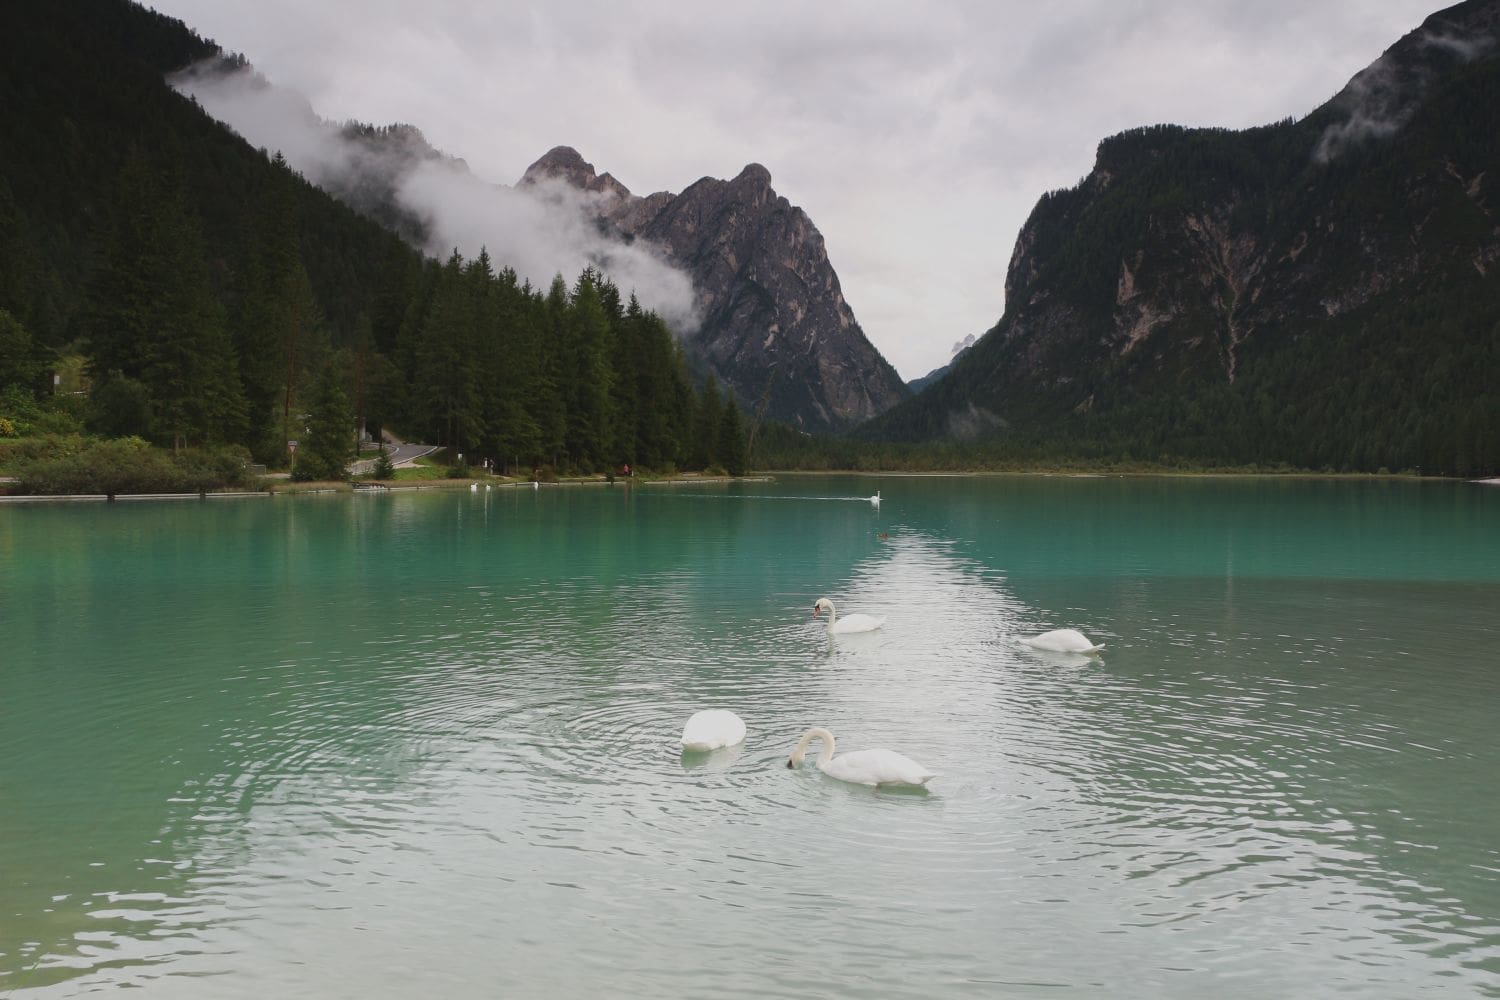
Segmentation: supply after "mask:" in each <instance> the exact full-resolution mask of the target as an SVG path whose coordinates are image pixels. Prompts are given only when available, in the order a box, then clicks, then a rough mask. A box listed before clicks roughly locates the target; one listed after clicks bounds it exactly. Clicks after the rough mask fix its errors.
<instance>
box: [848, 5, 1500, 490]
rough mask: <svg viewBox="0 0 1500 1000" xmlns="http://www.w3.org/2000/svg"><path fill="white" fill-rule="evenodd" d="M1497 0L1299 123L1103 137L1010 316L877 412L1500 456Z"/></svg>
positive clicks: (1174, 441) (1043, 215)
mask: <svg viewBox="0 0 1500 1000" xmlns="http://www.w3.org/2000/svg"><path fill="white" fill-rule="evenodd" d="M1497 42H1500V2H1497V0H1471V2H1469V3H1464V4H1460V5H1458V6H1456V7H1452V8H1449V9H1448V10H1445V11H1442V12H1439V13H1437V14H1434V15H1433V16H1432V17H1430V18H1428V19H1427V21H1426V22H1424V23H1423V25H1422V26H1421V27H1420V28H1418V29H1417V30H1415V31H1413V32H1412V33H1410V34H1408V35H1407V36H1406V37H1404V38H1402V39H1401V40H1400V41H1399V42H1398V43H1397V44H1395V45H1394V46H1392V47H1391V48H1390V49H1389V50H1388V51H1387V52H1386V53H1385V54H1384V55H1382V56H1381V57H1380V59H1379V60H1377V61H1376V62H1375V63H1373V64H1372V65H1371V66H1370V67H1368V68H1367V69H1365V70H1364V71H1362V72H1361V73H1360V74H1359V75H1357V76H1356V77H1355V78H1354V79H1353V80H1352V81H1351V82H1350V83H1349V85H1348V86H1347V87H1346V88H1345V89H1344V90H1343V91H1341V92H1340V93H1339V94H1338V95H1337V96H1335V97H1334V98H1333V99H1332V100H1330V101H1329V102H1328V103H1327V104H1325V105H1323V106H1322V107H1320V108H1318V109H1317V110H1316V111H1314V112H1313V113H1312V114H1310V115H1308V116H1307V117H1306V118H1304V119H1302V120H1300V121H1290V120H1289V121H1284V122H1280V123H1276V124H1273V125H1268V126H1265V127H1262V128H1255V129H1249V130H1245V131H1229V130H1223V129H1185V128H1179V127H1175V126H1167V125H1164V126H1155V127H1150V128H1142V129H1136V130H1133V131H1130V132H1126V133H1123V134H1121V135H1117V136H1114V137H1111V138H1109V139H1106V140H1104V141H1103V142H1101V143H1100V145H1099V149H1098V155H1097V158H1096V161H1095V164H1094V168H1093V170H1092V171H1091V172H1090V173H1089V174H1088V176H1087V177H1085V178H1084V179H1083V180H1082V181H1081V182H1080V183H1079V185H1078V186H1077V187H1075V188H1072V189H1069V190H1062V191H1054V192H1051V193H1049V194H1047V195H1045V196H1044V197H1043V198H1042V199H1041V200H1040V202H1038V204H1037V206H1036V208H1035V209H1034V210H1033V212H1032V214H1031V217H1030V218H1029V219H1028V220H1027V222H1026V224H1025V226H1024V227H1023V228H1022V230H1021V233H1020V235H1019V237H1018V239H1017V240H1016V244H1015V250H1014V253H1013V255H1012V258H1011V262H1010V267H1009V271H1008V273H1007V278H1006V288H1005V302H1006V306H1005V313H1004V315H1003V316H1002V317H1001V319H1000V321H999V322H998V323H997V324H996V326H995V327H994V328H993V329H992V330H990V331H989V333H988V334H987V335H986V336H984V337H983V338H982V339H981V340H980V341H979V342H978V343H976V344H975V346H974V347H973V348H972V349H970V350H969V351H967V352H966V353H965V354H964V356H963V357H961V358H960V359H959V360H958V362H957V363H956V364H955V366H954V368H953V371H952V372H951V373H950V374H949V375H948V376H947V377H946V378H944V379H943V380H941V381H940V382H938V383H937V384H936V385H933V386H931V387H930V388H928V389H927V391H926V392H924V393H923V394H922V395H921V396H919V397H917V398H915V399H913V400H912V401H910V402H909V403H907V404H905V405H903V406H901V407H899V408H897V409H895V410H893V411H892V412H890V413H888V414H886V415H885V416H883V417H882V418H878V419H877V420H875V421H873V422H872V423H871V424H869V425H867V426H866V427H864V428H862V429H861V431H860V434H861V436H867V437H871V438H876V439H883V440H891V441H920V440H938V439H961V440H982V439H984V440H994V439H1002V440H1008V441H1010V442H1012V443H1013V444H1015V445H1017V446H1019V447H1024V448H1027V449H1030V450H1031V451H1032V452H1033V453H1035V454H1056V455H1075V456H1080V457H1097V456H1114V457H1123V458H1137V459H1147V460H1159V459H1163V458H1165V459H1168V460H1172V459H1181V460H1188V461H1196V462H1211V463H1232V464H1252V463H1265V464H1277V463H1290V464H1293V465H1296V466H1301V467H1310V468H1324V467H1327V468H1332V469H1349V470H1368V471H1375V470H1377V469H1379V468H1382V467H1384V468H1389V469H1391V470H1399V469H1420V470H1422V471H1424V472H1437V473H1449V474H1461V475H1467V474H1473V473H1479V472H1496V471H1500V215H1497V213H1500V193H1497V192H1500V174H1497V168H1500V44H1497Z"/></svg>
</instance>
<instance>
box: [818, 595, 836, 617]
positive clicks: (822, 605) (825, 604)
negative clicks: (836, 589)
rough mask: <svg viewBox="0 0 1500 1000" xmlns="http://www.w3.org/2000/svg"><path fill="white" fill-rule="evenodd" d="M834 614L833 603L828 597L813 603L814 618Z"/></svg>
mask: <svg viewBox="0 0 1500 1000" xmlns="http://www.w3.org/2000/svg"><path fill="white" fill-rule="evenodd" d="M824 611H826V612H828V613H829V614H830V615H831V614H833V602H832V601H830V600H829V599H828V598H826V597H820V598H818V599H817V600H816V601H814V602H813V617H814V618H816V617H818V615H819V614H820V613H822V612H824Z"/></svg>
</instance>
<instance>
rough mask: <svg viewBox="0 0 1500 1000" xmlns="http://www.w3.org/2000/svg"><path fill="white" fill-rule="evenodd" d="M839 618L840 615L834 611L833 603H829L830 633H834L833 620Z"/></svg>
mask: <svg viewBox="0 0 1500 1000" xmlns="http://www.w3.org/2000/svg"><path fill="white" fill-rule="evenodd" d="M838 616H839V613H838V612H837V611H835V610H834V609H833V602H832V601H829V602H828V631H830V632H832V631H833V620H834V619H835V618H837V617H838Z"/></svg>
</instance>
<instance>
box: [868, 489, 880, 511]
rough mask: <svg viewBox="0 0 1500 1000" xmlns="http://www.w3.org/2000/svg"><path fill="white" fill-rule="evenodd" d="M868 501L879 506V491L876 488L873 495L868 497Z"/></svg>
mask: <svg viewBox="0 0 1500 1000" xmlns="http://www.w3.org/2000/svg"><path fill="white" fill-rule="evenodd" d="M870 503H872V504H874V505H875V506H876V507H879V506H880V491H879V490H876V491H875V495H874V496H872V497H871V498H870Z"/></svg>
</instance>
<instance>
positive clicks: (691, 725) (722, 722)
mask: <svg viewBox="0 0 1500 1000" xmlns="http://www.w3.org/2000/svg"><path fill="white" fill-rule="evenodd" d="M744 741H745V722H744V720H743V719H741V718H740V717H739V716H738V715H735V714H734V713H733V712H731V711H729V710H728V709H724V708H706V709H704V710H703V711H701V712H694V713H693V716H692V718H690V719H688V720H687V725H686V726H683V727H682V749H683V750H685V751H696V752H702V751H706V750H718V749H721V748H723V747H732V746H734V745H735V744H736V743H743V742H744Z"/></svg>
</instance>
